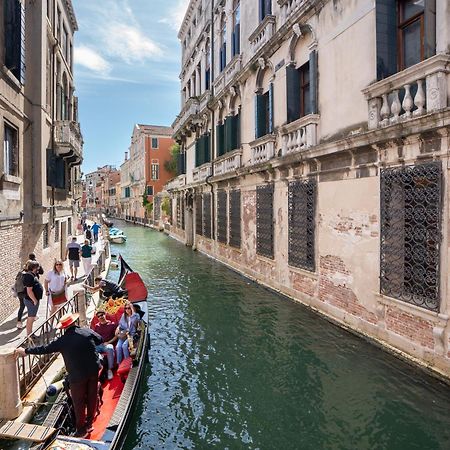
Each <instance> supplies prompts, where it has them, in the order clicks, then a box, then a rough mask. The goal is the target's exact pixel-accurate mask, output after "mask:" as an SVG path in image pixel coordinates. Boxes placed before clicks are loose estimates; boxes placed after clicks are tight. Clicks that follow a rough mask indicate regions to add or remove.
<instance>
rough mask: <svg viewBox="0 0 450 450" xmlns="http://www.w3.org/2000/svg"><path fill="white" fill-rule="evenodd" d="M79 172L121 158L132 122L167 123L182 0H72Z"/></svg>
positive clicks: (175, 95)
mask: <svg viewBox="0 0 450 450" xmlns="http://www.w3.org/2000/svg"><path fill="white" fill-rule="evenodd" d="M72 2H73V6H74V9H75V14H76V16H77V21H78V27H79V30H78V32H77V33H76V34H75V87H76V91H75V95H77V96H78V98H79V119H80V124H81V131H82V133H83V138H84V162H83V168H82V170H83V172H84V173H89V172H92V171H93V170H95V169H96V168H97V166H102V165H105V164H112V165H116V166H117V167H119V166H120V164H121V163H122V162H123V158H124V152H125V151H127V150H128V146H129V145H130V137H131V133H132V130H133V126H134V124H136V123H145V124H152V125H171V124H172V122H173V121H174V119H175V117H176V115H177V114H178V112H179V107H180V94H179V91H180V83H179V78H178V75H179V72H180V51H181V50H180V45H179V41H178V38H177V33H178V28H179V25H180V23H181V20H182V18H183V16H184V13H185V11H186V6H187V3H188V0H72Z"/></svg>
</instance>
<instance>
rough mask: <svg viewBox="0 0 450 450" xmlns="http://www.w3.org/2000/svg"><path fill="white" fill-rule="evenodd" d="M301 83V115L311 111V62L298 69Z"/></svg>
mask: <svg viewBox="0 0 450 450" xmlns="http://www.w3.org/2000/svg"><path fill="white" fill-rule="evenodd" d="M298 76H299V85H300V117H303V116H306V115H307V114H310V113H311V98H310V88H309V62H307V63H306V64H303V66H301V67H300V68H299V69H298Z"/></svg>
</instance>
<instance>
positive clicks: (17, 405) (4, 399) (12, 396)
mask: <svg viewBox="0 0 450 450" xmlns="http://www.w3.org/2000/svg"><path fill="white" fill-rule="evenodd" d="M0 386H1V387H0V418H1V419H8V420H13V419H15V418H16V417H18V416H19V415H20V413H21V412H22V409H23V405H22V401H21V398H20V388H19V374H18V372H17V363H16V358H15V356H14V348H11V347H3V348H0Z"/></svg>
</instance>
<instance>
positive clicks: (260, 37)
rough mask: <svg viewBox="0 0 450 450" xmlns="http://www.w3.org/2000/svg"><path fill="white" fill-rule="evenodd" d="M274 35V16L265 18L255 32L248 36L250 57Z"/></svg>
mask: <svg viewBox="0 0 450 450" xmlns="http://www.w3.org/2000/svg"><path fill="white" fill-rule="evenodd" d="M274 33H275V16H266V17H264V20H263V21H262V22H261V23H260V24H259V25H258V27H257V28H256V30H255V31H254V32H253V33H252V34H251V35H250V37H249V38H248V40H249V41H250V48H251V55H252V57H253V56H255V55H256V53H258V51H259V50H260V49H261V48H262V47H263V46H264V44H266V43H267V42H269V41H270V39H271V38H272V36H273V35H274Z"/></svg>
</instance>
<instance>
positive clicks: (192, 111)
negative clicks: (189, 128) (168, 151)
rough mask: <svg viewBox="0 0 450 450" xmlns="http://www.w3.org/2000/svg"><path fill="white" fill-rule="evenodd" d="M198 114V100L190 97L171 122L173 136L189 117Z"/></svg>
mask: <svg viewBox="0 0 450 450" xmlns="http://www.w3.org/2000/svg"><path fill="white" fill-rule="evenodd" d="M198 112H199V100H198V98H197V97H191V98H190V99H189V100H188V101H187V102H186V103H185V104H184V106H183V109H182V110H181V112H180V114H179V115H178V116H177V118H176V119H175V121H174V122H173V125H172V128H173V132H174V134H176V133H177V132H178V131H179V130H180V129H181V128H182V127H183V125H184V124H185V123H186V122H187V121H188V120H189V118H190V117H191V116H194V115H196V114H198Z"/></svg>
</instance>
